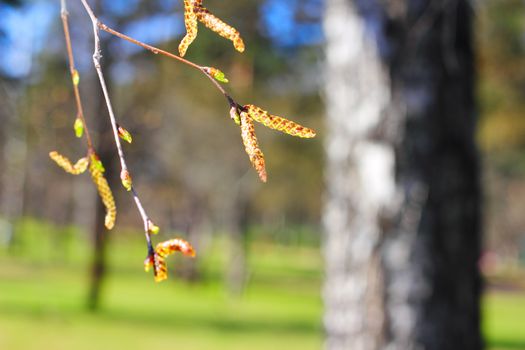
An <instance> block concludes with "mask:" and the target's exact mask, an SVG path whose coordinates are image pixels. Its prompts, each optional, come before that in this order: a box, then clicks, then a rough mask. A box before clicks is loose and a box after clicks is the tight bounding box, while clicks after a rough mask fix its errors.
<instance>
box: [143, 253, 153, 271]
mask: <svg viewBox="0 0 525 350" xmlns="http://www.w3.org/2000/svg"><path fill="white" fill-rule="evenodd" d="M154 263H155V258H154V256H153V255H150V256H148V257H147V258H146V260H144V271H146V272H149V270H150V269H151V268H152V267H153V264H154Z"/></svg>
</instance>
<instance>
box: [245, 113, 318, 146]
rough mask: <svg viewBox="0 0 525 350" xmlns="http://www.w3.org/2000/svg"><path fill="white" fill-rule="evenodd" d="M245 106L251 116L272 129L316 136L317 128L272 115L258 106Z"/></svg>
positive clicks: (308, 136) (310, 136) (296, 134)
mask: <svg viewBox="0 0 525 350" xmlns="http://www.w3.org/2000/svg"><path fill="white" fill-rule="evenodd" d="M244 108H245V109H246V110H247V112H248V114H249V115H250V117H252V118H253V119H254V120H255V121H257V122H259V123H261V124H263V125H264V126H267V127H269V128H270V129H274V130H278V131H282V132H284V133H285V134H288V135H292V136H297V137H303V138H312V137H315V130H313V129H310V128H306V127H304V126H302V125H299V124H297V123H296V122H293V121H291V120H288V119H285V118H282V117H278V116H275V115H271V114H269V113H268V112H266V111H265V110H263V109H261V108H259V107H257V106H254V105H246V106H244Z"/></svg>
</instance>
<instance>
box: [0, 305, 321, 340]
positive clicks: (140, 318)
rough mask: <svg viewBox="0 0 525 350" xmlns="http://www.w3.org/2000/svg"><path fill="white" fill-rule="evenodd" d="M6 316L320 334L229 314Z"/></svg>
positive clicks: (33, 310) (16, 309)
mask: <svg viewBox="0 0 525 350" xmlns="http://www.w3.org/2000/svg"><path fill="white" fill-rule="evenodd" d="M0 309H1V310H2V314H3V315H4V316H12V317H21V318H27V319H31V320H32V321H43V320H45V321H51V322H53V321H57V322H67V323H75V321H76V319H83V320H86V319H87V320H95V321H97V322H109V323H114V324H119V325H126V324H128V325H136V326H140V327H151V328H155V329H162V328H170V329H172V328H179V329H181V328H182V329H184V328H196V327H198V328H207V329H211V330H216V331H220V332H225V333H252V334H253V333H266V334H268V333H270V334H284V333H287V334H289V333H293V334H299V335H300V334H312V333H320V332H321V325H320V324H317V323H316V322H315V321H314V322H312V321H311V320H297V319H295V320H280V319H259V318H257V315H250V316H251V318H242V317H238V318H236V317H235V312H234V311H232V312H231V313H229V314H219V313H217V314H215V315H214V314H212V313H210V314H206V315H202V314H188V313H183V314H182V313H181V314H178V313H175V312H168V311H167V312H159V311H158V310H155V311H152V312H151V313H147V312H134V311H130V310H105V309H102V310H100V311H99V312H96V313H91V312H88V311H85V310H83V309H75V308H71V309H68V310H64V309H54V308H51V307H45V306H36V305H0Z"/></svg>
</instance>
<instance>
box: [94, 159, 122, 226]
mask: <svg viewBox="0 0 525 350" xmlns="http://www.w3.org/2000/svg"><path fill="white" fill-rule="evenodd" d="M99 163H100V160H98V158H97V156H96V155H91V159H90V162H89V172H90V173H91V179H92V180H93V182H94V183H95V186H96V187H97V190H98V194H99V196H100V198H101V199H102V203H103V204H104V207H106V218H105V220H104V225H105V226H106V228H107V229H108V230H111V229H112V228H113V227H114V226H115V221H116V219H117V207H116V205H115V199H114V198H113V193H112V192H111V188H110V187H109V185H108V182H107V180H106V178H105V177H104V173H103V171H102V167H101V166H100V165H99Z"/></svg>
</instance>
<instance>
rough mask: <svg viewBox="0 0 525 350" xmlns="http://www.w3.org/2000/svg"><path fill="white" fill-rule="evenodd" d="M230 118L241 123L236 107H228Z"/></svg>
mask: <svg viewBox="0 0 525 350" xmlns="http://www.w3.org/2000/svg"><path fill="white" fill-rule="evenodd" d="M230 118H231V119H232V120H233V122H234V123H235V124H237V125H241V117H240V116H239V113H237V107H235V106H233V107H232V108H230Z"/></svg>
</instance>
